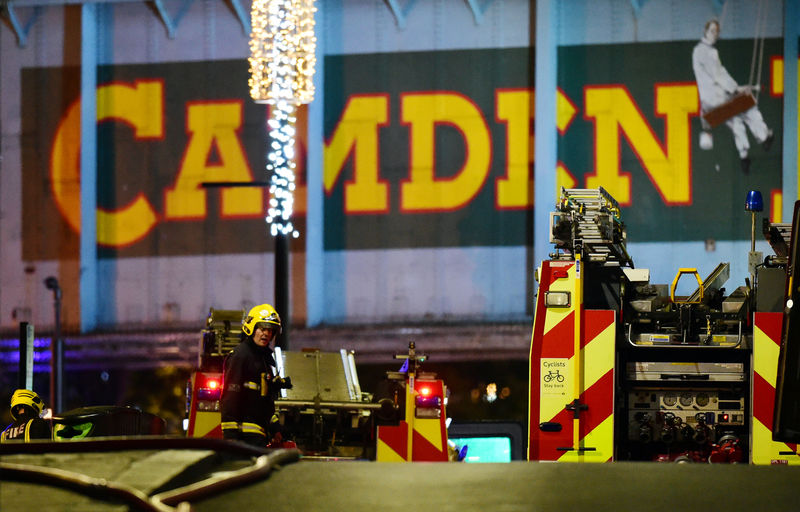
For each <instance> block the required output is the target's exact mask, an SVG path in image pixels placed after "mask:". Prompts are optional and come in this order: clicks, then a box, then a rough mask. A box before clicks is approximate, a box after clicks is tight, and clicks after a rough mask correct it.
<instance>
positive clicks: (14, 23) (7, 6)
mask: <svg viewBox="0 0 800 512" xmlns="http://www.w3.org/2000/svg"><path fill="white" fill-rule="evenodd" d="M40 14H41V7H38V6H34V7H33V13H32V14H31V16H30V18H28V21H26V22H25V24H24V25H23V24H22V23H20V21H19V18H18V17H17V10H16V2H6V3H4V4H2V6H0V15H2V16H3V17H4V18H6V19H8V22H9V23H10V24H11V29H12V30H13V31H14V34H16V36H17V45H19V47H20V48H25V47H26V46H27V45H28V33H29V32H30V31H31V27H32V26H33V24H34V23H35V22H36V20H37V19H39V15H40Z"/></svg>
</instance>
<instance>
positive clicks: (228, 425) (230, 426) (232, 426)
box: [220, 421, 241, 430]
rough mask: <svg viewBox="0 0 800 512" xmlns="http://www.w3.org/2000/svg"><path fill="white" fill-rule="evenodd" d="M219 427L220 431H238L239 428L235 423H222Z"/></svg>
mask: <svg viewBox="0 0 800 512" xmlns="http://www.w3.org/2000/svg"><path fill="white" fill-rule="evenodd" d="M220 426H221V427H222V430H239V429H241V426H240V425H239V424H238V423H236V422H235V421H223V422H222V423H221V424H220Z"/></svg>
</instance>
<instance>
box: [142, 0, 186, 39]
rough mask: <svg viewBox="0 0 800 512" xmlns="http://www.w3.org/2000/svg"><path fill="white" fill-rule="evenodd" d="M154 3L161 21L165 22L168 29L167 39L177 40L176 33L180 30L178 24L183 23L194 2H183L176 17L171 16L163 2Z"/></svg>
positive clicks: (156, 1) (184, 0)
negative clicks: (182, 20)
mask: <svg viewBox="0 0 800 512" xmlns="http://www.w3.org/2000/svg"><path fill="white" fill-rule="evenodd" d="M152 1H153V5H154V6H155V8H156V11H157V12H158V15H159V16H161V21H163V22H164V26H165V27H167V37H169V38H170V39H175V31H177V30H178V24H179V23H180V22H181V18H183V15H184V14H186V11H188V10H189V7H191V5H192V2H194V0H183V2H182V3H181V6H180V7H179V8H178V12H177V14H175V16H174V17H173V16H170V14H169V11H167V8H166V6H165V5H164V1H163V0H152Z"/></svg>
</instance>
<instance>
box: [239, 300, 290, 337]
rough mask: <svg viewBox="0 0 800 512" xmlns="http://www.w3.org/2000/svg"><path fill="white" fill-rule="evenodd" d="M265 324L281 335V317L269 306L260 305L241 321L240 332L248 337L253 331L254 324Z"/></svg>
mask: <svg viewBox="0 0 800 512" xmlns="http://www.w3.org/2000/svg"><path fill="white" fill-rule="evenodd" d="M260 323H265V324H269V327H271V328H272V329H275V330H276V331H278V334H280V333H281V317H280V316H279V315H278V312H277V311H275V308H273V307H272V306H271V305H270V304H261V305H260V306H256V307H254V308H253V309H251V310H250V312H249V313H247V316H246V317H244V319H243V320H242V331H244V333H245V334H246V335H248V336H250V335H252V334H253V331H255V328H256V324H260Z"/></svg>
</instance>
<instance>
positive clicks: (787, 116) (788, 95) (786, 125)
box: [782, 0, 800, 222]
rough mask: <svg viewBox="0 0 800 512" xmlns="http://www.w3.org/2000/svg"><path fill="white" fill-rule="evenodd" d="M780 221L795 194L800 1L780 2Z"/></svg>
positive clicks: (786, 215) (787, 217)
mask: <svg viewBox="0 0 800 512" xmlns="http://www.w3.org/2000/svg"><path fill="white" fill-rule="evenodd" d="M783 9H784V16H783V155H782V156H783V208H782V210H783V219H782V220H783V222H791V221H792V213H793V208H794V202H795V200H796V199H797V198H798V195H797V171H798V161H797V136H798V129H797V108H798V103H797V39H798V36H799V35H800V0H785V1H784V4H783Z"/></svg>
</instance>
